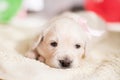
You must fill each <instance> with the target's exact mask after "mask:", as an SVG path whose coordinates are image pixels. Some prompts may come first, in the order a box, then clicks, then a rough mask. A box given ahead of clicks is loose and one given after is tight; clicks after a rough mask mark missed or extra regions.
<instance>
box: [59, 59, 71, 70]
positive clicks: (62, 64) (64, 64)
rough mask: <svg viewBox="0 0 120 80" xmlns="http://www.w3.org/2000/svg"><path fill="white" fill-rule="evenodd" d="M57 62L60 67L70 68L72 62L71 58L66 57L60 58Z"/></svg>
mask: <svg viewBox="0 0 120 80" xmlns="http://www.w3.org/2000/svg"><path fill="white" fill-rule="evenodd" d="M59 63H60V67H61V68H70V67H71V64H72V60H70V59H68V58H64V59H62V60H59Z"/></svg>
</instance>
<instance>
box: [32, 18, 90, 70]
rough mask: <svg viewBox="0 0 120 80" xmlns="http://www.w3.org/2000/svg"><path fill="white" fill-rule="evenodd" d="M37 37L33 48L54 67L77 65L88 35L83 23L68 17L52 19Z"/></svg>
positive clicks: (82, 54) (83, 54)
mask: <svg viewBox="0 0 120 80" xmlns="http://www.w3.org/2000/svg"><path fill="white" fill-rule="evenodd" d="M48 26H49V27H48V28H47V29H45V30H44V31H43V32H42V34H40V36H39V37H38V40H37V42H36V45H35V46H34V49H36V50H37V52H38V53H39V54H40V55H41V56H42V57H43V58H44V59H45V63H46V64H47V65H49V66H51V67H55V68H73V67H78V66H79V64H80V63H81V61H82V59H83V58H84V56H85V47H86V42H87V41H88V35H87V33H86V32H85V31H84V30H83V28H82V27H83V25H80V24H79V23H77V22H76V21H75V20H74V19H72V18H69V17H65V16H64V17H58V18H56V19H54V20H52V21H51V22H50V23H49V25H48Z"/></svg>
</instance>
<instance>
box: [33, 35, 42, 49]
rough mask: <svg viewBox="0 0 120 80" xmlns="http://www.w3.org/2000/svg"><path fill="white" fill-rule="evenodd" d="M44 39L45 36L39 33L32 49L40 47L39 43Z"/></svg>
mask: <svg viewBox="0 0 120 80" xmlns="http://www.w3.org/2000/svg"><path fill="white" fill-rule="evenodd" d="M43 39H44V36H43V35H42V34H40V35H37V36H36V37H35V39H34V40H33V43H32V46H31V50H34V49H35V48H36V47H38V45H39V44H40V43H41V42H42V41H43Z"/></svg>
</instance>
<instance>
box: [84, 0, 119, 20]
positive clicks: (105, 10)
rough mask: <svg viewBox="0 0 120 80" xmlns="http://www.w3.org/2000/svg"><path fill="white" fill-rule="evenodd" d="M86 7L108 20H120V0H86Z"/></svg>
mask: <svg viewBox="0 0 120 80" xmlns="http://www.w3.org/2000/svg"><path fill="white" fill-rule="evenodd" d="M85 8H86V9H87V10H91V11H94V12H96V13H97V14H98V15H100V16H102V17H103V18H104V19H105V20H106V21H108V22H120V0H86V2H85Z"/></svg>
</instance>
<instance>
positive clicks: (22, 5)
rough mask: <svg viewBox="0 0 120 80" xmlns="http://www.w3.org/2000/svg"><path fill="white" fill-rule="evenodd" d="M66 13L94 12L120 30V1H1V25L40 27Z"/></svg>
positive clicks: (113, 27) (110, 25) (114, 28)
mask: <svg viewBox="0 0 120 80" xmlns="http://www.w3.org/2000/svg"><path fill="white" fill-rule="evenodd" d="M66 11H71V12H77V13H82V12H83V13H82V14H84V13H85V14H86V13H87V11H90V12H94V13H95V15H97V16H99V17H101V18H102V19H103V20H105V21H106V22H107V24H108V25H109V26H108V28H110V29H112V30H120V0H0V25H6V24H7V25H8V24H9V25H14V26H17V27H39V26H41V25H43V24H44V23H45V22H47V21H48V20H49V19H50V18H52V17H54V16H56V15H59V14H61V13H63V12H66ZM93 18H94V17H93ZM95 20H96V18H94V21H95Z"/></svg>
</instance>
